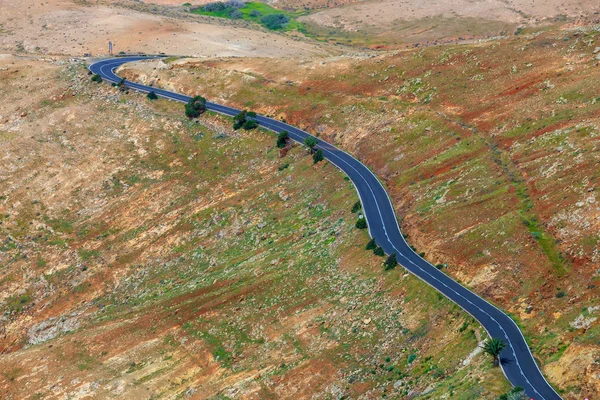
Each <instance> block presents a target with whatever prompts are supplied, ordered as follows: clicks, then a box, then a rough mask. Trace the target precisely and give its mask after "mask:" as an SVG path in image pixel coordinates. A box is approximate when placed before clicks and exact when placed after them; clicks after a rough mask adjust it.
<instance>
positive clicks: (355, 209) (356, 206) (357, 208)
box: [351, 201, 362, 213]
mask: <svg viewBox="0 0 600 400" xmlns="http://www.w3.org/2000/svg"><path fill="white" fill-rule="evenodd" d="M361 209H362V204H360V201H357V202H356V203H354V205H353V206H352V210H351V211H352V212H353V213H356V212H359V211H360V210H361Z"/></svg>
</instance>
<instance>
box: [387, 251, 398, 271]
mask: <svg viewBox="0 0 600 400" xmlns="http://www.w3.org/2000/svg"><path fill="white" fill-rule="evenodd" d="M384 265H385V270H386V271H389V270H390V269H394V268H396V265H398V261H396V253H392V254H390V255H389V257H388V258H387V260H385V263H384Z"/></svg>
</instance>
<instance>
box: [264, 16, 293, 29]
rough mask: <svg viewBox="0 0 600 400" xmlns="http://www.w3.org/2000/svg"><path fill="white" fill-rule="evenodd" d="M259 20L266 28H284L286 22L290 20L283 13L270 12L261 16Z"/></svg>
mask: <svg viewBox="0 0 600 400" xmlns="http://www.w3.org/2000/svg"><path fill="white" fill-rule="evenodd" d="M260 22H262V23H263V25H264V26H265V27H266V28H267V29H271V30H278V29H281V28H285V26H286V25H287V24H288V22H290V18H289V17H288V16H287V15H285V14H271V15H265V16H264V17H262V18H261V19H260Z"/></svg>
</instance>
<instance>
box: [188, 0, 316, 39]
mask: <svg viewBox="0 0 600 400" xmlns="http://www.w3.org/2000/svg"><path fill="white" fill-rule="evenodd" d="M235 10H238V11H239V12H240V13H241V18H235V14H234V11H235ZM190 12H192V13H194V14H199V15H207V16H211V17H217V18H227V19H242V20H244V21H250V22H254V23H256V24H258V25H261V26H264V27H265V28H267V29H271V30H281V31H294V30H298V31H301V32H304V31H305V28H304V25H303V24H302V23H301V22H298V21H297V20H296V18H298V17H300V16H302V15H305V14H306V13H305V12H303V11H296V12H290V11H283V10H278V9H277V8H274V7H271V6H270V5H268V4H264V3H258V2H254V1H250V2H248V3H245V5H244V6H243V7H241V8H235V7H232V6H225V7H223V9H221V10H218V11H205V6H202V7H198V8H194V9H192V10H191V11H190ZM232 15H233V17H232ZM269 15H284V16H286V17H287V18H289V21H288V22H287V23H285V24H284V25H282V26H281V27H278V26H277V25H270V24H269V22H268V18H267V19H266V20H265V17H267V16H269Z"/></svg>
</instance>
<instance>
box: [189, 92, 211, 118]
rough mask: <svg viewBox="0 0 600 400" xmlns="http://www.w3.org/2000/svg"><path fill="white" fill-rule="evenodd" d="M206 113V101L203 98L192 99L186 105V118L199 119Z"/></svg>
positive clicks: (195, 97)
mask: <svg viewBox="0 0 600 400" xmlns="http://www.w3.org/2000/svg"><path fill="white" fill-rule="evenodd" d="M204 111H206V99H205V98H204V97H202V96H194V97H192V98H191V99H190V101H188V102H187V104H186V105H185V116H186V117H188V118H198V117H199V116H200V114H202V113H203V112H204Z"/></svg>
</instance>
